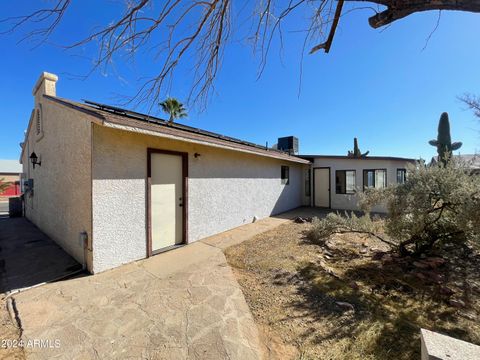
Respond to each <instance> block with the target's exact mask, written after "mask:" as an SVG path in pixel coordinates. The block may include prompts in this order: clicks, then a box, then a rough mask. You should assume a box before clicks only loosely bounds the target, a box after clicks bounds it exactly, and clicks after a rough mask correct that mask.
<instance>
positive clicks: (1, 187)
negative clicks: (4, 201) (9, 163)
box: [0, 178, 12, 194]
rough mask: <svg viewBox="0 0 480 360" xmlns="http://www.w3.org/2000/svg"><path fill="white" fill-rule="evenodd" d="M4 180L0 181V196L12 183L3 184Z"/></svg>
mask: <svg viewBox="0 0 480 360" xmlns="http://www.w3.org/2000/svg"><path fill="white" fill-rule="evenodd" d="M4 180H5V179H4V178H2V179H0V194H1V193H3V192H4V191H5V190H7V189H8V188H9V187H10V186H11V185H12V183H10V182H3V181H4Z"/></svg>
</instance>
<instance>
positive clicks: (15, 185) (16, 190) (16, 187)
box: [0, 181, 21, 197]
mask: <svg viewBox="0 0 480 360" xmlns="http://www.w3.org/2000/svg"><path fill="white" fill-rule="evenodd" d="M20 194H21V193H20V182H19V181H15V182H12V183H11V184H10V186H9V187H8V188H7V189H6V190H5V191H3V192H0V196H4V197H10V196H19V195H20Z"/></svg>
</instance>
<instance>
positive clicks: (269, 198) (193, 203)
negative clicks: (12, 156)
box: [21, 73, 410, 273]
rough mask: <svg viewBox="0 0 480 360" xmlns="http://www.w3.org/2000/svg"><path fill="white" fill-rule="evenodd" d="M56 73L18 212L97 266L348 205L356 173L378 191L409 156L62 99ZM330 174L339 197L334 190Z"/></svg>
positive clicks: (36, 128) (43, 84)
mask: <svg viewBox="0 0 480 360" xmlns="http://www.w3.org/2000/svg"><path fill="white" fill-rule="evenodd" d="M57 80H58V78H57V76H56V75H53V74H50V73H43V74H42V75H41V76H40V78H39V79H38V81H37V83H36V84H35V87H34V89H33V96H34V109H33V110H32V113H31V116H30V121H29V125H28V129H27V132H26V135H25V140H24V142H23V143H22V153H21V163H22V164H23V175H22V176H23V179H24V184H25V194H24V213H25V216H26V217H27V218H28V219H30V220H31V221H32V222H33V223H34V224H36V225H37V226H38V227H39V228H40V229H41V230H42V231H44V232H45V233H46V234H47V235H48V236H50V237H51V238H52V239H53V240H55V241H56V242H57V243H58V244H59V245H60V246H62V247H63V248H64V249H65V250H66V251H67V252H68V253H69V254H70V255H72V256H73V257H74V258H75V259H77V260H78V261H79V262H80V263H83V264H84V266H85V267H86V268H87V269H88V270H89V271H90V272H92V273H97V272H101V271H104V270H107V269H110V268H114V267H116V266H119V265H121V264H125V263H128V262H131V261H135V260H138V259H142V258H145V257H149V256H152V255H154V254H156V253H158V252H161V251H164V250H167V249H172V248H175V247H177V246H180V245H181V244H186V243H191V242H194V241H197V240H199V239H202V238H205V237H208V236H211V235H214V234H217V233H220V232H222V231H226V230H229V229H232V228H234V227H237V226H240V225H242V224H245V223H250V222H252V221H254V219H257V218H264V217H267V216H271V215H275V214H278V213H282V212H285V211H287V210H290V209H293V208H296V207H299V206H302V205H307V206H323V207H331V208H338V209H350V208H351V209H353V208H355V206H356V201H355V199H354V198H353V197H352V196H351V194H350V189H351V188H352V181H354V185H359V184H361V181H362V176H363V178H365V179H367V181H368V183H367V185H368V186H377V187H378V186H379V185H378V184H380V183H381V182H382V181H385V184H386V183H387V179H388V180H389V181H390V178H393V179H395V176H397V177H398V176H399V175H398V174H399V173H398V169H403V168H405V166H406V163H407V162H409V161H410V159H396V158H378V159H375V158H373V157H372V160H366V159H344V158H343V157H341V158H340V157H337V158H335V157H322V156H304V157H302V156H297V155H296V154H297V152H298V141H296V140H295V139H284V140H285V141H282V144H280V145H282V150H278V149H271V148H267V147H266V146H259V145H256V144H252V143H249V142H246V141H242V140H239V139H235V138H231V137H227V136H223V135H220V134H216V133H212V132H208V131H204V130H200V129H197V128H193V127H190V126H185V125H181V124H175V123H174V124H170V123H168V122H167V121H164V120H161V119H158V118H156V117H152V116H148V115H145V114H140V113H137V112H133V111H128V110H125V109H120V108H117V107H112V106H107V105H102V104H98V103H93V102H85V103H79V102H75V101H71V100H67V99H63V98H59V97H57V96H56V83H57ZM294 140H295V141H294ZM289 144H291V146H293V147H294V148H292V149H284V147H285V146H286V147H289V146H290V145H289ZM327 168H329V170H328V173H327V172H326V171H322V170H321V169H327ZM382 169H387V170H386V171H387V173H386V176H384V177H383V179H384V180H381V179H382V177H381V176H382V174H381V172H378V173H377V172H376V170H379V171H380V170H382ZM352 170H355V171H356V173H355V175H354V176H353V177H352V175H351V171H352ZM364 170H366V171H367V170H368V171H373V172H367V173H365V174H366V175H362V174H364V172H363V171H364ZM341 171H345V173H342V172H341ZM312 174H313V181H311V178H312ZM337 178H338V179H339V180H338V181H339V183H338V185H335V187H334V188H333V189H335V190H337V189H338V191H339V192H340V193H342V191H343V192H345V194H343V193H342V195H340V193H338V192H337V191H335V192H333V191H330V190H331V189H332V187H331V186H330V183H332V184H336V182H337ZM353 178H354V180H352V179H353ZM327 182H328V184H329V185H328V187H327V185H326V184H327ZM388 183H389V182H388ZM372 184H373V185H372ZM343 188H345V189H343ZM327 191H328V192H327ZM312 194H313V196H312ZM342 196H344V197H345V198H344V199H343V200H342ZM327 198H328V201H326V200H325V199H327ZM330 199H331V200H330Z"/></svg>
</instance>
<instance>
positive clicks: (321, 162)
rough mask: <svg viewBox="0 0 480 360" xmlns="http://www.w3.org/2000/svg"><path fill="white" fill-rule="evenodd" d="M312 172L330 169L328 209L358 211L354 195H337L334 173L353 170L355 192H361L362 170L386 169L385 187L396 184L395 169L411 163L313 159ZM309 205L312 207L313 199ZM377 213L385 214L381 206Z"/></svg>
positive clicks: (396, 160) (385, 160)
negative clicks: (325, 168) (324, 168)
mask: <svg viewBox="0 0 480 360" xmlns="http://www.w3.org/2000/svg"><path fill="white" fill-rule="evenodd" d="M312 160H313V164H312V171H313V169H315V168H322V167H328V168H330V201H331V203H330V207H331V208H332V209H338V210H360V209H359V206H358V198H357V195H355V194H337V193H336V188H335V183H336V179H335V176H336V171H337V170H355V183H356V189H357V191H363V185H364V184H363V170H373V169H386V173H387V186H389V185H393V184H396V183H397V169H406V168H407V167H408V164H412V161H409V160H408V159H403V160H400V159H395V158H390V159H388V158H384V159H375V158H373V157H372V158H368V157H367V158H364V159H353V158H347V157H331V158H329V157H313V159H312ZM313 191H314V189H313V181H312V194H313ZM311 205H312V206H313V205H314V204H313V197H312V202H311ZM373 210H374V211H378V212H385V208H384V207H383V206H377V207H375V208H374V209H373Z"/></svg>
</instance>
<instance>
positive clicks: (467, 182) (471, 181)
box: [362, 160, 480, 255]
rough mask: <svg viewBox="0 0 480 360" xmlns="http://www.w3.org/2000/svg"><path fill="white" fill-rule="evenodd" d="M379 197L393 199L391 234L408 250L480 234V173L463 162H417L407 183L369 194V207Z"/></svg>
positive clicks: (473, 238) (388, 225)
mask: <svg viewBox="0 0 480 360" xmlns="http://www.w3.org/2000/svg"><path fill="white" fill-rule="evenodd" d="M379 200H381V202H383V203H386V204H387V209H388V215H387V218H386V228H385V230H386V233H387V234H388V235H389V236H390V237H391V238H392V239H395V240H396V241H398V243H399V250H400V252H401V253H402V254H403V255H406V254H412V253H413V254H415V255H419V254H421V253H423V252H426V251H429V250H430V249H431V248H432V247H433V246H434V245H439V246H441V245H442V244H446V243H453V244H458V243H464V242H473V241H476V242H478V239H479V238H480V176H475V175H471V174H470V171H469V170H468V169H467V168H466V167H465V166H464V165H462V164H461V163H459V162H456V161H453V160H452V161H450V162H448V163H447V164H446V165H443V164H440V165H438V166H430V167H425V166H424V165H421V164H420V165H418V166H416V167H411V168H410V169H409V171H408V177H407V180H406V182H405V183H404V184H400V185H396V186H392V187H389V188H387V189H385V190H382V191H375V190H373V191H371V192H369V193H366V194H364V196H363V199H362V203H363V206H364V208H366V209H368V208H369V207H370V206H371V205H372V204H374V203H375V202H378V201H379Z"/></svg>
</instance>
